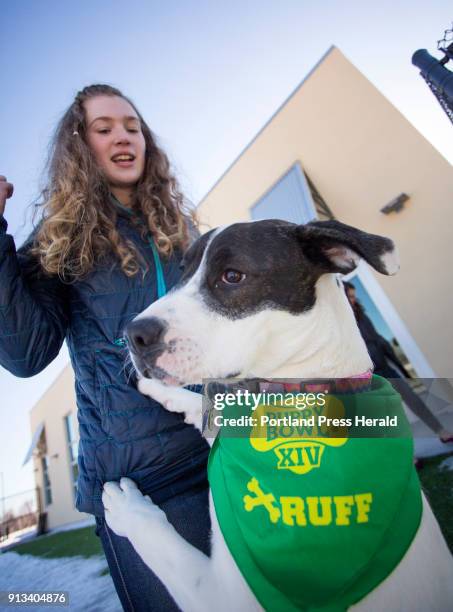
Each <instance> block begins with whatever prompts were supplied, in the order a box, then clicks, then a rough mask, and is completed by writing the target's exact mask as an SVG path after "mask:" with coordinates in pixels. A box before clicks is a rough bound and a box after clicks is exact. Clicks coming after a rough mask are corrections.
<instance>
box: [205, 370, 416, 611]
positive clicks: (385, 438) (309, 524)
mask: <svg viewBox="0 0 453 612" xmlns="http://www.w3.org/2000/svg"><path fill="white" fill-rule="evenodd" d="M327 404H328V405H329V408H327ZM327 404H326V406H325V407H324V408H322V407H319V406H318V407H317V408H316V407H315V408H312V409H308V408H305V409H304V410H302V411H301V410H300V409H298V408H288V407H287V405H286V404H285V405H284V406H282V405H280V406H275V405H274V406H260V407H259V408H258V409H257V410H256V411H255V412H253V413H252V412H250V411H249V412H248V414H251V415H252V416H253V417H254V418H255V419H257V421H258V422H259V421H260V419H259V418H258V417H260V415H262V414H268V415H269V414H270V415H271V416H274V417H276V416H281V415H285V416H293V417H297V418H300V417H301V416H304V417H308V416H310V412H312V413H313V414H314V413H315V412H317V415H319V414H322V413H323V410H324V412H325V414H327V413H329V414H330V415H334V416H340V415H343V416H347V417H351V418H352V419H353V422H354V423H355V416H356V415H365V416H367V417H368V416H369V417H377V416H379V417H380V418H382V419H385V421H386V423H387V425H388V424H389V420H390V419H394V418H395V416H396V417H397V419H396V422H397V426H396V427H395V426H393V427H388V426H387V427H386V426H381V427H376V426H374V427H371V428H370V429H368V430H367V429H366V428H365V427H363V426H362V424H361V426H360V427H359V426H355V425H354V423H353V425H352V426H351V427H342V428H341V429H338V430H337V431H336V434H335V436H334V437H332V435H331V433H332V432H330V434H329V432H327V433H326V432H321V431H320V430H317V429H316V426H315V427H314V428H313V427H311V428H310V427H309V428H303V427H298V426H297V425H282V426H280V427H279V426H275V425H272V426H271V425H270V424H266V425H258V426H256V425H255V426H253V427H252V426H251V425H250V426H249V427H248V428H247V430H246V436H245V437H244V435H243V434H244V429H243V430H242V431H243V433H242V437H238V435H237V434H236V436H235V437H233V436H234V432H233V431H232V429H230V430H229V431H228V428H222V429H221V431H220V434H219V436H218V437H217V439H216V441H215V443H214V445H213V447H212V450H211V454H210V457H209V464H208V474H209V482H210V486H211V489H212V494H213V499H214V504H215V507H216V511H217V518H218V520H219V524H220V528H221V530H222V533H223V535H224V537H225V540H226V542H227V545H228V548H229V549H230V552H231V554H232V555H233V557H234V559H235V561H236V563H237V565H238V567H239V568H240V570H241V572H242V574H243V576H244V578H245V580H246V581H247V583H248V585H249V587H250V588H251V590H252V591H253V593H254V594H255V596H256V598H257V599H258V601H259V602H260V604H261V605H262V606H263V607H264V608H265V609H266V610H269V611H276V612H282V611H285V612H287V611H288V612H289V611H293V610H305V611H323V612H333V611H340V610H345V609H346V608H347V607H348V606H350V605H352V604H354V603H356V602H357V601H359V600H360V599H362V598H363V597H364V596H365V595H367V594H368V593H369V592H370V591H372V590H373V589H374V588H375V587H376V586H377V585H378V584H380V583H381V582H382V581H383V580H384V579H385V578H386V577H387V576H388V575H389V573H390V572H391V571H392V570H393V568H394V567H395V566H396V565H397V564H398V563H399V561H400V560H401V558H402V557H403V555H404V554H405V552H406V550H407V549H408V547H409V545H410V543H411V542H412V540H413V538H414V536H415V533H416V531H417V529H418V526H419V523H420V519H421V510H422V504H421V494H420V485H419V481H418V477H417V474H416V472H415V469H414V467H413V445H412V438H411V434H410V427H409V424H408V422H407V419H406V417H405V414H404V411H403V408H402V405H401V398H400V396H399V395H398V394H397V393H396V392H395V391H394V389H393V387H392V386H391V385H390V383H388V382H387V381H386V380H385V379H383V378H380V377H378V376H373V379H372V384H371V387H370V389H369V390H368V391H364V392H361V393H350V394H345V395H339V394H337V395H336V396H329V401H328V402H327ZM235 409H236V412H235ZM247 410H249V409H247ZM233 415H234V416H237V415H238V412H237V406H236V407H230V408H225V409H224V410H223V416H224V417H227V416H233ZM383 423H384V421H380V424H381V425H382V424H383ZM374 425H375V424H374ZM310 434H311V435H310ZM323 435H324V436H327V437H323ZM354 436H356V437H354ZM358 436H362V437H358ZM364 436H370V437H366V438H365V437H364Z"/></svg>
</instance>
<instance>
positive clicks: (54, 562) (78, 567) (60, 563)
mask: <svg viewBox="0 0 453 612" xmlns="http://www.w3.org/2000/svg"><path fill="white" fill-rule="evenodd" d="M106 567H107V564H106V561H105V559H104V558H103V557H90V558H88V559H85V558H83V557H61V558H59V559H44V558H43V557H34V556H31V555H19V554H17V553H15V552H6V553H3V554H0V591H9V592H11V591H28V592H30V591H32V592H37V591H41V592H42V591H47V592H49V591H51V592H56V591H67V592H68V593H69V606H67V607H66V606H65V607H63V608H60V607H58V609H63V610H67V609H70V610H80V612H82V611H83V612H105V611H106V610H108V612H121V610H122V608H121V604H120V602H119V599H118V596H117V594H116V591H115V588H114V586H113V582H112V579H111V577H110V575H108V574H107V575H106V576H101V575H100V573H101V572H102V571H103V570H105V568H106ZM32 608H33V612H37V611H39V610H46V611H47V610H50V609H51V608H49V606H38V605H36V606H35V605H33V606H32ZM6 609H8V610H9V609H10V607H8V608H6V607H4V606H0V610H6Z"/></svg>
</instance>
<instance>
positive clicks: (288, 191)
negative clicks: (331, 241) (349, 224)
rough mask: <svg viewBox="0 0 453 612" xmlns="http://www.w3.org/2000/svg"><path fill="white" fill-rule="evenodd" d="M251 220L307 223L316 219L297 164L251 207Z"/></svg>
mask: <svg viewBox="0 0 453 612" xmlns="http://www.w3.org/2000/svg"><path fill="white" fill-rule="evenodd" d="M250 213H251V217H252V219H255V220H258V219H284V220H285V221H291V222H292V223H298V224H299V223H308V222H309V221H312V220H313V219H316V218H317V214H316V208H315V205H314V203H313V198H312V195H311V190H310V187H309V185H308V182H307V179H306V177H305V174H304V172H303V170H302V168H301V166H300V164H299V163H298V162H297V163H295V164H294V165H293V166H292V167H291V168H290V169H289V170H288V172H287V173H286V174H284V175H283V176H282V178H281V179H280V180H279V181H278V182H277V183H276V184H275V185H274V186H273V187H271V189H269V191H267V192H266V193H265V194H264V196H263V197H262V198H260V199H259V200H258V202H256V204H254V206H252V208H251V210H250Z"/></svg>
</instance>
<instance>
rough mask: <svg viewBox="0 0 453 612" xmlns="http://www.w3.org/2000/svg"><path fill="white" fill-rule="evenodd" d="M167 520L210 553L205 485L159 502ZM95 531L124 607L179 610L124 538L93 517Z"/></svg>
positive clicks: (138, 609)
mask: <svg viewBox="0 0 453 612" xmlns="http://www.w3.org/2000/svg"><path fill="white" fill-rule="evenodd" d="M160 507H161V508H162V510H163V511H164V512H165V514H166V515H167V518H168V520H169V522H170V523H171V524H172V525H173V526H174V528H175V529H176V530H177V531H178V533H179V534H180V535H181V536H182V537H183V538H184V539H186V540H187V541H188V542H190V543H191V544H193V546H196V547H197V548H198V549H200V550H201V551H203V552H204V553H205V554H206V555H209V553H210V539H209V538H210V530H211V524H210V518H209V496H208V488H204V489H202V490H201V491H195V492H193V491H190V492H187V493H182V494H181V495H177V496H176V497H173V498H172V499H169V500H168V501H166V502H164V503H162V504H160ZM96 535H98V536H99V537H100V538H101V542H102V547H103V548H104V552H105V556H106V558H107V563H108V565H109V568H110V574H111V576H112V579H113V582H114V584H115V588H116V592H117V593H118V597H119V598H120V601H121V604H122V606H123V608H124V610H127V611H128V612H132V611H135V610H136V611H139V612H142V611H143V612H145V611H146V612H148V611H153V612H167V611H172V612H174V611H176V610H179V608H178V606H177V605H176V604H175V602H174V601H173V599H172V598H171V596H170V594H169V593H168V591H167V589H166V588H165V587H164V586H163V585H162V583H161V582H160V580H159V579H158V578H157V576H155V574H154V573H153V572H152V571H151V570H150V569H149V567H148V566H147V565H145V564H144V563H143V561H142V559H141V557H140V556H139V555H138V554H137V553H136V552H135V550H134V548H133V547H132V545H131V544H130V542H129V540H128V539H127V538H121V537H119V536H117V535H116V534H115V533H114V532H113V531H112V530H111V529H109V527H108V526H107V523H106V522H105V520H104V518H100V517H96Z"/></svg>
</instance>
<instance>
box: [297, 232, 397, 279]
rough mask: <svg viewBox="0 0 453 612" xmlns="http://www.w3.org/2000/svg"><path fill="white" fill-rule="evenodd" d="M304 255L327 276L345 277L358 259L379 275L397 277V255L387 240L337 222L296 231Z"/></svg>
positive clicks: (356, 263) (393, 246)
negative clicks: (335, 273) (330, 273)
mask: <svg viewBox="0 0 453 612" xmlns="http://www.w3.org/2000/svg"><path fill="white" fill-rule="evenodd" d="M297 232H298V236H299V239H300V240H301V241H302V246H303V250H304V253H305V255H306V256H307V257H308V258H309V259H310V260H311V261H313V263H315V264H317V265H319V266H320V267H321V268H322V269H324V270H325V271H326V272H341V273H342V274H347V273H348V272H352V270H354V269H355V268H356V267H357V265H358V263H359V261H360V259H361V258H362V259H365V261H367V262H368V263H369V264H370V266H372V267H373V268H374V269H375V270H377V271H378V272H380V273H381V274H388V275H392V274H396V273H397V272H398V270H399V260H398V254H397V252H396V249H395V245H394V244H393V242H392V241H391V240H390V239H389V238H384V237H383V236H376V235H375V234H368V233H366V232H362V231H361V230H358V229H356V228H355V227H351V226H350V225H345V224H344V223H340V222H339V221H313V222H311V223H307V224H306V225H300V226H299V227H298V228H297Z"/></svg>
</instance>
